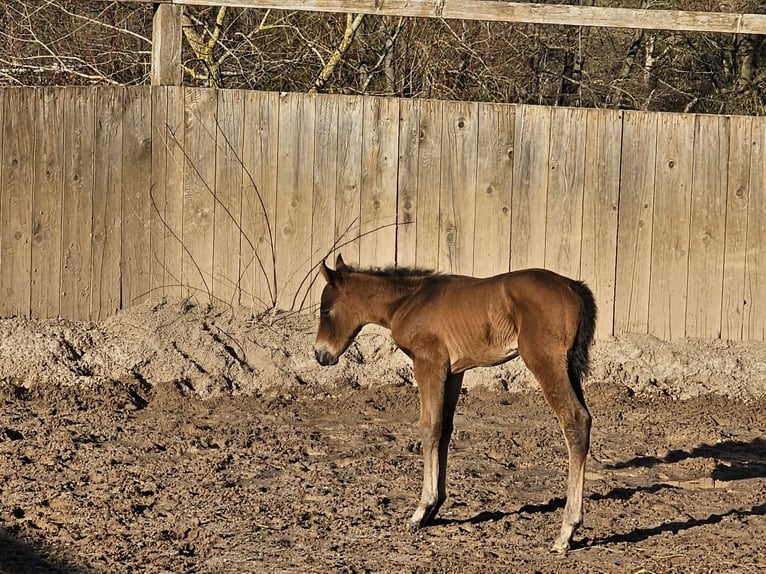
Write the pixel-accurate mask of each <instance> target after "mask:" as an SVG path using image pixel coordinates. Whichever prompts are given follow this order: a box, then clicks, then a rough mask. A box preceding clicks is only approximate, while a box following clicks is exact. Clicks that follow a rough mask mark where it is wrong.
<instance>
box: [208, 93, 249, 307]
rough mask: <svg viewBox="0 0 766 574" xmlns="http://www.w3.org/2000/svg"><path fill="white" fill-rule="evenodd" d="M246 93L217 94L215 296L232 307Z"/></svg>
mask: <svg viewBox="0 0 766 574" xmlns="http://www.w3.org/2000/svg"><path fill="white" fill-rule="evenodd" d="M245 126H246V117H245V105H244V91H242V90H222V91H219V92H218V121H217V124H216V128H215V138H216V150H215V153H216V161H215V204H214V206H213V281H212V288H213V296H214V297H215V298H216V299H218V300H220V301H223V302H225V303H226V304H229V305H233V304H235V303H239V297H240V286H241V268H240V249H241V244H240V240H241V232H240V230H241V228H242V227H241V226H242V181H243V180H242V177H243V160H242V157H243V153H244V131H245Z"/></svg>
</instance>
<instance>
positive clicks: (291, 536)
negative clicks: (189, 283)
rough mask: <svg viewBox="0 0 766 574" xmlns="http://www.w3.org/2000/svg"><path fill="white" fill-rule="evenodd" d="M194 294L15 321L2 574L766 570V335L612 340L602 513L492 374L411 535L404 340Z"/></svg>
mask: <svg viewBox="0 0 766 574" xmlns="http://www.w3.org/2000/svg"><path fill="white" fill-rule="evenodd" d="M314 328H315V321H314V318H313V317H312V316H311V315H306V314H303V315H270V316H266V317H261V318H258V319H253V318H251V317H249V316H248V314H247V312H246V311H244V310H241V309H234V310H232V309H225V308H218V309H215V308H214V309H206V308H202V307H199V306H194V305H191V304H188V303H185V302H182V301H169V302H163V303H161V304H157V305H155V306H151V305H148V304H147V305H144V306H140V307H137V308H135V309H132V310H130V311H127V312H123V313H121V314H120V315H118V316H117V317H114V318H112V319H109V320H107V321H104V322H102V323H98V324H86V323H72V322H66V321H60V320H56V321H26V320H19V319H14V320H2V321H0V572H8V573H13V574H26V573H33V572H34V573H48V572H57V573H63V572H67V573H69V572H72V573H79V572H82V573H86V572H88V573H90V572H98V573H122V572H142V573H144V572H145V573H159V572H167V573H174V574H175V573H182V572H195V573H208V572H209V573H241V572H392V573H400V572H461V573H463V572H477V573H478V572H482V573H484V572H627V573H633V574H638V573H647V574H648V573H661V572H673V573H682V572H748V573H755V572H762V571H764V570H766V544H765V543H764V540H766V438H765V437H764V435H765V434H766V412H765V411H764V407H766V344H764V343H731V342H727V341H681V342H678V343H673V344H669V343H665V342H661V341H658V340H656V339H653V338H651V337H647V336H626V337H620V338H617V339H614V340H610V341H602V342H598V343H597V344H596V346H595V348H594V352H593V354H594V368H593V375H592V376H591V378H590V380H589V381H588V383H587V384H586V387H585V391H586V396H587V398H588V403H589V406H590V409H591V411H592V413H593V416H594V429H593V447H592V456H591V459H590V460H589V463H588V473H587V479H586V496H585V512H586V515H585V524H584V526H583V527H582V529H581V530H580V531H579V532H578V533H577V534H576V535H575V541H574V548H573V550H572V551H571V552H570V553H569V554H567V555H566V556H558V555H554V554H550V553H549V552H548V547H549V546H550V544H551V543H552V541H553V539H554V538H555V535H556V533H557V532H558V528H559V523H560V519H561V511H562V508H563V502H564V501H563V499H562V497H563V493H564V482H565V469H566V467H565V465H566V454H565V450H564V444H563V440H562V438H561V436H560V432H559V429H558V425H557V423H556V420H555V417H554V416H553V413H552V411H551V410H550V408H549V407H548V406H547V405H546V404H545V402H544V400H543V398H542V396H541V394H540V393H539V392H538V391H537V389H536V385H535V383H534V381H533V380H532V379H531V377H530V375H529V373H528V372H527V371H526V369H525V368H524V366H523V364H522V363H521V362H520V361H516V362H514V363H511V364H509V365H508V366H504V367H499V368H495V369H487V370H482V371H474V372H473V373H472V374H471V375H470V376H469V377H467V384H466V387H467V388H466V390H465V391H464V396H463V397H461V402H460V403H459V405H458V414H457V416H456V429H457V430H456V433H455V436H454V440H453V444H452V450H451V454H450V456H451V459H450V467H449V480H450V482H449V491H450V498H449V499H448V501H447V503H446V504H445V505H444V507H443V508H442V511H441V513H440V518H439V520H438V523H437V524H434V525H433V526H430V527H428V528H426V529H423V530H420V531H412V530H411V529H410V528H409V526H408V517H409V515H410V514H411V512H412V510H413V509H414V507H415V505H416V502H417V498H418V495H419V488H420V480H421V459H420V454H419V450H420V444H419V441H418V439H417V433H416V429H415V427H414V423H415V421H416V420H417V409H418V398H417V390H416V388H415V387H414V385H413V378H412V370H411V368H410V366H409V363H408V361H407V359H406V357H405V356H404V355H403V354H402V353H401V352H400V351H397V350H396V349H395V348H394V346H393V344H392V342H391V339H390V337H389V335H388V334H387V333H386V332H385V331H383V330H378V329H366V330H365V331H363V333H362V335H361V336H360V338H359V340H358V343H357V344H355V346H354V347H352V348H351V349H350V350H349V352H348V353H347V354H346V356H344V358H343V359H342V360H341V363H340V364H339V365H338V366H336V367H329V368H321V367H319V366H318V365H316V364H315V363H314V361H313V357H312V353H311V344H312V341H313V333H314Z"/></svg>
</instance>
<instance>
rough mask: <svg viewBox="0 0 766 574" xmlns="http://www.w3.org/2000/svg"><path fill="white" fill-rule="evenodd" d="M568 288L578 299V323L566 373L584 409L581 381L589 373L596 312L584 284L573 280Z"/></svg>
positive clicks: (593, 300) (594, 303)
mask: <svg viewBox="0 0 766 574" xmlns="http://www.w3.org/2000/svg"><path fill="white" fill-rule="evenodd" d="M569 287H570V289H572V291H573V292H574V293H575V294H576V295H577V296H578V297H579V299H580V321H579V324H578V326H577V334H576V335H575V339H574V342H573V343H572V347H571V348H570V349H569V351H568V352H567V373H568V374H569V381H570V382H571V383H572V387H573V388H574V391H575V393H576V394H577V398H578V399H579V401H580V404H581V405H582V406H583V407H585V397H584V395H583V391H582V380H583V379H584V378H585V377H586V376H588V373H589V371H590V346H591V344H592V343H593V332H594V331H595V329H596V316H597V314H598V311H597V309H596V301H595V299H594V298H593V292H592V291H591V290H590V288H589V287H588V286H587V285H586V284H585V283H583V282H582V281H574V280H573V281H571V283H570V284H569ZM585 408H586V409H587V407H585Z"/></svg>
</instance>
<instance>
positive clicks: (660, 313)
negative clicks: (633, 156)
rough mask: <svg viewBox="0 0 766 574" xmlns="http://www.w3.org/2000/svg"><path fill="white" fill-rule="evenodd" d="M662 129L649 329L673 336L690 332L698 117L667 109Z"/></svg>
mask: <svg viewBox="0 0 766 574" xmlns="http://www.w3.org/2000/svg"><path fill="white" fill-rule="evenodd" d="M658 133H662V137H658V138H657V159H656V164H655V170H656V176H655V177H656V179H655V192H654V226H653V236H654V237H653V240H652V270H651V278H650V283H649V333H651V334H653V335H656V336H658V337H660V338H662V339H666V340H672V339H678V338H682V337H684V336H685V334H686V301H687V285H688V266H689V214H690V206H691V184H692V170H693V166H694V118H693V116H684V115H681V114H663V115H662V116H660V118H659V121H658Z"/></svg>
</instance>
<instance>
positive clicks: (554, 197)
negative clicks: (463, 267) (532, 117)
mask: <svg viewBox="0 0 766 574" xmlns="http://www.w3.org/2000/svg"><path fill="white" fill-rule="evenodd" d="M585 128H586V122H585V110H584V109H582V108H579V109H578V108H554V109H553V111H552V114H551V128H550V152H549V157H550V159H549V166H548V199H547V202H546V212H547V217H546V221H545V267H547V268H548V269H552V270H553V271H556V272H558V273H561V274H563V275H567V276H569V277H579V276H580V246H581V244H582V209H583V192H584V189H583V186H584V183H585V135H586V129H585Z"/></svg>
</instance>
